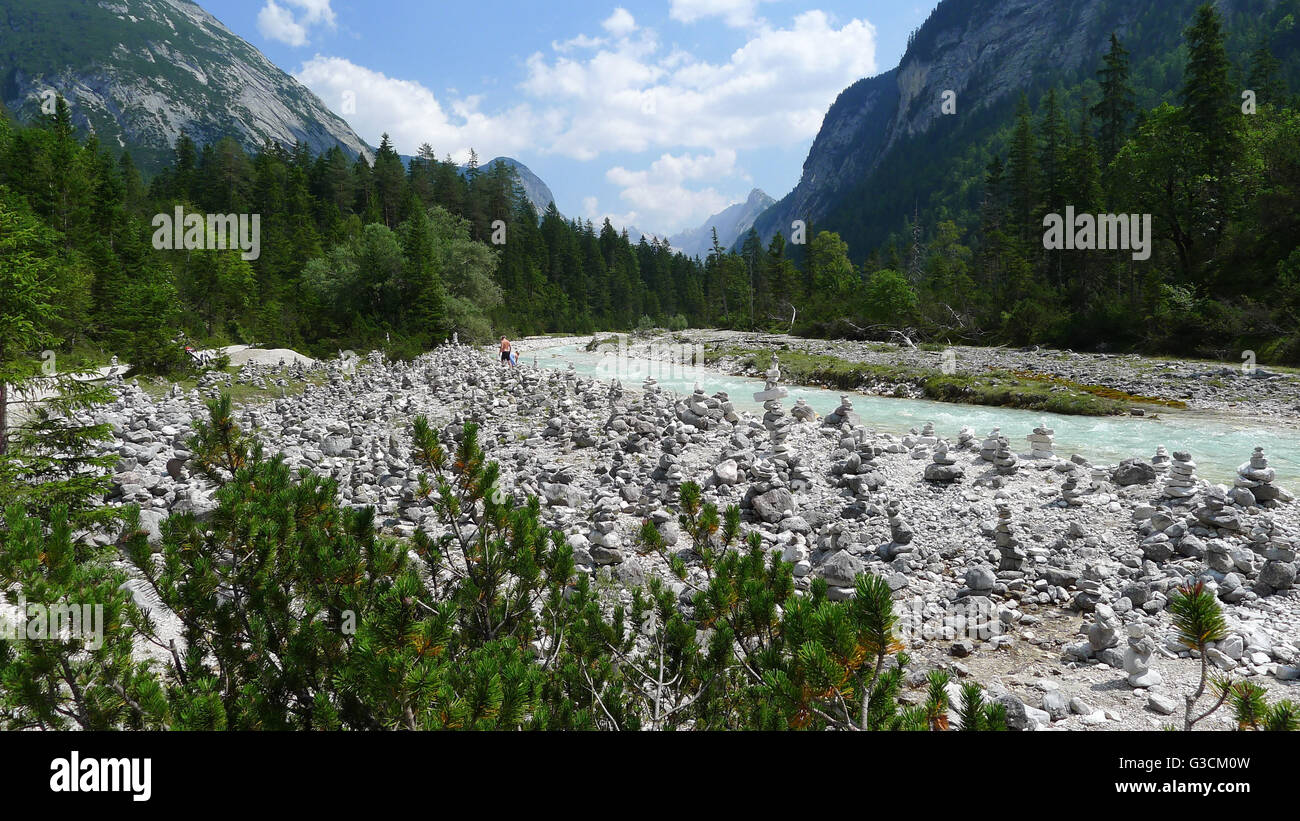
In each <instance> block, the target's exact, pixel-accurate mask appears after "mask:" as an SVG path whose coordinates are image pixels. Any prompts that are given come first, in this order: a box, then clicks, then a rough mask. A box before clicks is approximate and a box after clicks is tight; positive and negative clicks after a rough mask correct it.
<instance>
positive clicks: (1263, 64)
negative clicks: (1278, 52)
mask: <svg viewBox="0 0 1300 821" xmlns="http://www.w3.org/2000/svg"><path fill="white" fill-rule="evenodd" d="M1246 82H1248V83H1249V84H1250V88H1251V89H1252V90H1253V91H1254V92H1255V94H1256V95H1257V97H1258V100H1259V102H1260V104H1262V105H1271V106H1277V107H1281V106H1282V105H1284V104H1285V102H1286V99H1287V91H1286V81H1285V80H1284V79H1283V77H1282V63H1281V62H1280V61H1279V60H1278V59H1277V58H1276V57H1274V56H1273V50H1272V49H1271V48H1269V44H1268V38H1266V37H1265V38H1262V39H1261V40H1260V42H1259V45H1258V46H1257V47H1256V48H1255V51H1254V52H1252V53H1251V55H1250V74H1249V75H1248V77H1247V80H1246Z"/></svg>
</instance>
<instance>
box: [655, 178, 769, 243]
mask: <svg viewBox="0 0 1300 821" xmlns="http://www.w3.org/2000/svg"><path fill="white" fill-rule="evenodd" d="M775 202H776V200H774V199H772V198H771V197H769V196H768V195H767V194H766V193H764V192H763V191H762V190H760V189H758V188H755V189H754V190H753V191H750V192H749V196H748V197H746V198H745V201H744V202H738V203H735V204H733V205H730V206H728V207H726V208H724V209H723V210H722V211H719V212H718V213H716V214H714V215H713V216H711V217H709V218H708V219H707V220H705V221H704V224H703V225H701V226H699V227H698V228H693V229H691V230H689V231H682V232H681V233H680V234H676V235H674V236H672V237H669V238H668V242H669V244H671V245H672V246H673V248H675V249H676V250H678V251H681V252H682V253H684V254H686V255H687V256H690V257H695V256H699V257H702V256H705V255H706V254H708V253H709V249H710V248H712V247H713V229H715V228H716V229H717V230H718V245H720V246H721V247H723V248H730V247H731V245H732V244H733V243H736V242H743V241H744V239H745V234H747V233H748V232H749V229H750V227H751V226H753V224H754V220H755V219H757V218H758V215H759V214H761V213H763V212H764V211H766V210H767V209H768V208H769V207H770V206H771V205H772V204H773V203H775Z"/></svg>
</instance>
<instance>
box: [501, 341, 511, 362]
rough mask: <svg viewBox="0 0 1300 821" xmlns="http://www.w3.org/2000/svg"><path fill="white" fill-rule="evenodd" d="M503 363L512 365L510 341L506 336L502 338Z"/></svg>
mask: <svg viewBox="0 0 1300 821" xmlns="http://www.w3.org/2000/svg"><path fill="white" fill-rule="evenodd" d="M501 361H502V362H504V363H505V364H506V365H511V364H512V363H511V362H510V340H509V339H506V338H505V337H504V336H503V337H501Z"/></svg>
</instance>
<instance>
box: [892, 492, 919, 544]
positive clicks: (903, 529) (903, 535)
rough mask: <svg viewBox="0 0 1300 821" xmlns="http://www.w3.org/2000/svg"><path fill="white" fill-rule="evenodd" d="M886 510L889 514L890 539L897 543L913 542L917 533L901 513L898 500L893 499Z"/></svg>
mask: <svg viewBox="0 0 1300 821" xmlns="http://www.w3.org/2000/svg"><path fill="white" fill-rule="evenodd" d="M885 512H886V513H888V514H889V538H890V540H891V541H892V542H893V543H894V544H895V545H905V544H911V542H912V538H913V536H914V535H915V534H914V533H913V532H912V526H911V525H910V524H908V523H907V520H906V519H904V518H903V516H902V514H901V513H899V510H898V502H896V501H894V500H892V499H891V500H890V501H889V502H888V503H887V504H886V506H885Z"/></svg>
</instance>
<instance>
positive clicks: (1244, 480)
mask: <svg viewBox="0 0 1300 821" xmlns="http://www.w3.org/2000/svg"><path fill="white" fill-rule="evenodd" d="M1275 477H1276V473H1275V471H1274V470H1273V468H1271V467H1269V466H1268V459H1267V457H1265V456H1264V449H1263V448H1255V452H1254V453H1252V454H1251V456H1250V460H1249V461H1247V462H1245V463H1244V464H1242V465H1241V467H1239V468H1237V479H1236V481H1235V482H1234V483H1233V486H1234V487H1236V488H1240V489H1242V490H1246V491H1249V492H1250V495H1251V496H1252V497H1254V499H1255V502H1256V503H1257V504H1261V505H1262V504H1267V503H1269V502H1289V501H1291V494H1289V493H1287V492H1286V491H1285V490H1283V489H1282V488H1280V487H1277V486H1276V485H1274V484H1273V480H1274V478H1275Z"/></svg>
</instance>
